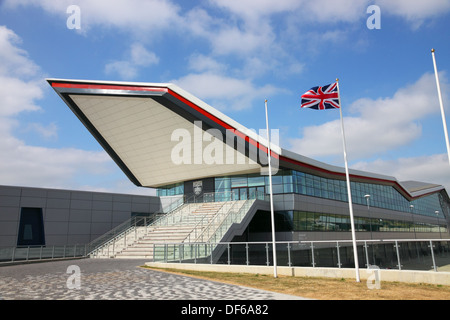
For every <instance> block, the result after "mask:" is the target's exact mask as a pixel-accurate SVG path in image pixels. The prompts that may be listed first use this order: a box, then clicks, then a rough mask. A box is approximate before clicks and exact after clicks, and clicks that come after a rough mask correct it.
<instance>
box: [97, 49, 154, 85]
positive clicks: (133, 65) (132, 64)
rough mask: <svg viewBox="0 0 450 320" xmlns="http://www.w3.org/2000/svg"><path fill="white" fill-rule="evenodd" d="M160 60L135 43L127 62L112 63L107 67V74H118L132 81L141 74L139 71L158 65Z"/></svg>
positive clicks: (126, 58)
mask: <svg viewBox="0 0 450 320" xmlns="http://www.w3.org/2000/svg"><path fill="white" fill-rule="evenodd" d="M158 62H159V58H158V57H157V56H156V54H155V53H153V52H151V51H148V50H147V49H146V48H145V47H144V46H143V45H142V44H140V43H133V44H132V45H131V47H130V49H129V51H128V53H127V56H126V57H125V60H118V61H112V62H109V63H107V64H106V65H105V72H106V73H107V74H112V73H117V74H119V76H120V77H122V78H123V79H127V80H129V79H132V78H134V77H136V76H137V75H138V73H139V69H141V68H144V67H149V66H151V65H154V64H158Z"/></svg>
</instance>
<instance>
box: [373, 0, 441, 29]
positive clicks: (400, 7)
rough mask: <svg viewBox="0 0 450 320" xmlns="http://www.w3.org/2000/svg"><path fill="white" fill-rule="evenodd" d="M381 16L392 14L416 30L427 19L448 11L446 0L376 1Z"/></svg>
mask: <svg viewBox="0 0 450 320" xmlns="http://www.w3.org/2000/svg"><path fill="white" fill-rule="evenodd" d="M375 3H376V4H377V5H378V6H379V7H380V9H381V14H382V15H383V14H385V13H386V14H392V15H397V16H400V17H402V18H404V19H405V20H406V21H408V22H409V23H411V25H412V27H413V28H418V27H420V26H421V25H422V23H423V22H424V21H425V20H427V19H432V18H434V17H438V16H440V15H442V14H445V13H447V12H449V11H450V1H448V0H427V1H423V0H395V1H392V0H376V1H375Z"/></svg>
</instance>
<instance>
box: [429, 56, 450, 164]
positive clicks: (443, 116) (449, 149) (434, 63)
mask: <svg viewBox="0 0 450 320" xmlns="http://www.w3.org/2000/svg"><path fill="white" fill-rule="evenodd" d="M431 55H432V56H433V65H434V75H435V77H436V86H437V91H438V96H439V104H440V106H441V116H442V124H443V126H444V135H445V142H446V144H447V154H448V161H449V163H450V146H449V142H448V132H447V123H446V122H445V112H444V104H443V103H442V95H441V86H440V85H439V76H438V71H437V66H436V58H435V56H434V49H431Z"/></svg>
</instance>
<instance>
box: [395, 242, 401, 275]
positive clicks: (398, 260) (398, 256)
mask: <svg viewBox="0 0 450 320" xmlns="http://www.w3.org/2000/svg"><path fill="white" fill-rule="evenodd" d="M398 248H400V246H399V245H398V241H397V240H395V250H396V252H397V262H398V270H402V265H401V261H400V252H399V250H398Z"/></svg>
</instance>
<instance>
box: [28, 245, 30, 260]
mask: <svg viewBox="0 0 450 320" xmlns="http://www.w3.org/2000/svg"><path fill="white" fill-rule="evenodd" d="M29 255H30V246H28V248H27V261H28V256H29Z"/></svg>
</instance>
